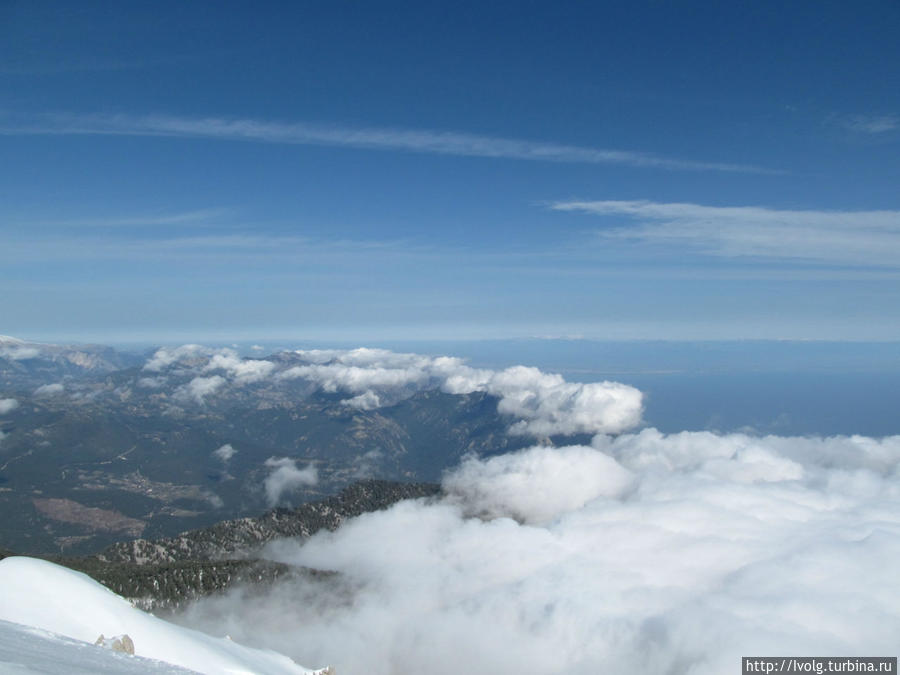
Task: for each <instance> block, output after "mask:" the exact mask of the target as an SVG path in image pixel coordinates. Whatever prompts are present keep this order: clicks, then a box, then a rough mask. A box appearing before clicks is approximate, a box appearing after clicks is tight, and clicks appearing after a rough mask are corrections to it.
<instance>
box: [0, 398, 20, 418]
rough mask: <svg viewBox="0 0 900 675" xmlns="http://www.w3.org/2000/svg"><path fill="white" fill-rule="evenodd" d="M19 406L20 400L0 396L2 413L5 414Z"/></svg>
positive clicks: (0, 411)
mask: <svg viewBox="0 0 900 675" xmlns="http://www.w3.org/2000/svg"><path fill="white" fill-rule="evenodd" d="M18 407H19V402H18V401H17V400H16V399H14V398H0V415H5V414H6V413H8V412H12V411H13V410H15V409H16V408H18Z"/></svg>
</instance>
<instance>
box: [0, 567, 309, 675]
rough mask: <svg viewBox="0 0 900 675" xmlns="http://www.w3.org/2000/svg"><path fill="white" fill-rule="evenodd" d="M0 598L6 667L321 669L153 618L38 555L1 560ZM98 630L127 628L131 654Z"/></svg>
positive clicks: (290, 673) (279, 673)
mask: <svg viewBox="0 0 900 675" xmlns="http://www.w3.org/2000/svg"><path fill="white" fill-rule="evenodd" d="M0 598H2V603H0V620H2V623H0V669H2V671H3V672H12V673H16V672H18V673H32V672H37V673H42V672H43V673H47V672H69V673H137V672H142V673H148V672H149V673H180V672H186V671H185V670H184V669H188V670H192V671H196V672H201V673H235V674H237V673H242V674H243V673H246V674H248V675H249V674H250V673H254V674H260V675H262V674H267V675H268V674H271V675H299V674H307V675H309V674H311V673H312V674H314V673H323V672H324V671H316V670H311V669H308V668H303V667H302V666H299V665H297V664H296V663H294V662H293V661H291V660H290V659H289V658H288V657H286V656H283V655H281V654H278V653H276V652H273V651H263V650H258V649H250V648H248V647H244V646H242V645H239V644H237V643H235V642H232V641H231V640H229V639H227V638H221V639H219V638H213V637H210V636H208V635H205V634H203V633H200V632H197V631H193V630H190V629H186V628H181V627H179V626H175V625H173V624H170V623H168V622H166V621H163V620H161V619H157V618H156V617H154V616H151V615H149V614H146V613H144V612H141V611H140V610H137V609H135V608H133V607H132V606H131V605H130V604H129V603H128V602H126V601H125V600H123V599H122V598H120V597H119V596H117V595H116V594H115V593H113V592H112V591H110V590H108V589H106V588H104V587H103V586H101V585H100V584H98V583H97V582H95V581H93V580H92V579H90V578H89V577H87V576H86V575H84V574H81V573H80V572H73V571H72V570H69V569H66V568H65V567H60V566H59V565H54V564H52V563H49V562H46V561H43V560H36V559H33V558H24V557H12V558H6V559H4V560H0ZM6 622H12V623H6ZM14 624H20V625H14ZM36 629H37V630H36ZM46 631H49V632H50V633H53V634H56V635H49V634H48V633H47V632H46ZM101 634H103V635H105V636H106V637H110V636H114V635H121V634H127V635H128V636H129V637H131V639H132V641H133V642H134V651H135V656H134V657H132V656H128V655H124V654H117V653H115V652H111V651H109V650H107V649H103V648H102V647H96V646H94V645H93V643H94V642H95V641H96V640H97V638H98V637H99V636H100V635H101ZM65 638H70V639H65ZM79 641H81V642H79ZM85 643H90V644H85ZM140 657H144V658H140ZM146 659H156V662H153V661H148V660H146ZM159 662H163V663H159ZM174 666H180V667H174Z"/></svg>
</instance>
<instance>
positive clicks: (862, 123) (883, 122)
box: [843, 115, 900, 134]
mask: <svg viewBox="0 0 900 675" xmlns="http://www.w3.org/2000/svg"><path fill="white" fill-rule="evenodd" d="M843 126H844V127H845V128H847V129H849V130H850V131H856V132H859V133H863V134H884V133H887V132H889V131H896V130H898V129H900V116H898V115H853V116H852V117H848V118H846V119H844V120H843Z"/></svg>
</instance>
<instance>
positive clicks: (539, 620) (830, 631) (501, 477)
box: [182, 429, 900, 675]
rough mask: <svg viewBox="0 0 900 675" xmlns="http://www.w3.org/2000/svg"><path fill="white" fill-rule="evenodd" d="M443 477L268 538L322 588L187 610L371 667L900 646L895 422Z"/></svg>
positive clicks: (716, 665)
mask: <svg viewBox="0 0 900 675" xmlns="http://www.w3.org/2000/svg"><path fill="white" fill-rule="evenodd" d="M445 490H446V491H447V493H448V494H447V495H446V496H445V497H444V498H442V499H440V500H437V501H431V502H429V501H421V500H420V501H407V502H402V503H400V504H397V505H396V506H394V507H393V508H391V509H390V510H388V511H383V512H378V513H371V514H367V515H364V516H362V517H360V518H357V519H354V520H352V521H348V522H347V523H345V524H344V525H343V526H342V527H341V528H340V529H339V530H338V531H337V532H335V533H328V534H320V535H317V536H315V537H314V538H312V539H311V540H309V541H308V542H307V543H305V544H303V545H300V544H298V543H296V542H283V543H281V544H279V545H277V546H273V547H272V548H271V549H270V554H271V555H272V557H273V558H275V559H279V560H284V561H287V562H291V563H296V564H302V565H308V566H312V567H318V568H323V569H331V570H336V571H338V572H340V573H341V575H340V576H339V577H337V578H336V579H332V580H331V581H330V582H327V583H322V582H319V583H313V582H309V581H305V582H296V583H293V584H291V585H283V586H279V587H277V588H276V589H274V590H272V591H271V592H269V593H266V594H264V595H262V596H250V595H241V594H240V593H232V594H231V595H229V596H226V597H223V598H217V599H209V600H205V601H203V602H201V603H199V604H198V605H196V606H195V607H194V608H193V609H192V610H191V611H190V612H189V613H188V614H187V615H186V616H185V617H182V619H183V620H186V621H188V622H189V623H191V624H193V625H197V626H203V627H205V628H207V629H210V630H213V631H214V632H216V633H218V634H221V633H226V632H227V633H229V634H230V635H232V636H234V637H235V638H236V639H244V640H251V641H252V642H254V643H255V644H258V645H266V646H271V647H279V648H282V649H283V648H284V647H285V645H290V646H291V649H292V656H294V657H295V658H297V659H298V660H300V661H301V662H303V659H306V661H307V662H310V661H311V662H317V661H323V662H330V663H333V664H334V665H335V666H336V667H337V670H338V672H348V673H360V672H365V673H371V674H373V675H386V674H389V673H390V674H393V673H429V674H435V675H440V674H447V675H449V674H451V673H452V674H453V675H458V673H463V672H478V673H484V672H490V673H500V674H507V673H509V674H513V673H515V674H531V673H533V674H535V675H538V674H540V675H546V674H549V673H566V675H572V674H589V673H590V674H593V673H598V672H623V673H691V674H692V675H713V674H719V673H727V672H737V670H738V669H739V667H740V660H739V659H740V657H741V656H742V655H744V656H750V655H783V654H796V655H893V654H895V653H896V646H897V635H900V581H898V577H897V574H896V564H895V563H896V560H897V559H898V556H900V436H894V437H888V438H884V439H873V438H864V437H856V436H854V437H835V438H825V439H822V438H787V437H773V436H768V437H762V438H760V437H753V436H749V435H743V434H731V435H716V434H711V433H690V432H684V433H681V434H674V435H664V434H661V433H660V432H658V431H656V430H654V429H646V430H643V431H641V432H640V433H637V434H631V435H624V436H619V437H615V438H614V437H609V436H597V437H596V438H595V439H594V442H593V444H592V447H586V446H570V447H564V448H558V449H554V448H548V447H535V448H531V449H527V450H523V451H520V452H516V453H513V454H510V455H506V456H502V457H496V458H490V459H478V458H474V457H472V458H468V459H466V460H465V461H464V462H463V463H462V465H461V466H460V467H459V468H458V469H456V470H455V471H453V472H451V473H450V474H449V475H448V476H447V477H446V480H445ZM472 514H476V516H474V517H473V515H472Z"/></svg>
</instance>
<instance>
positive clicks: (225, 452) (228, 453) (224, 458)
mask: <svg viewBox="0 0 900 675" xmlns="http://www.w3.org/2000/svg"><path fill="white" fill-rule="evenodd" d="M212 454H213V455H215V457H217V458H218V459H219V460H220V461H221V462H222V463H223V464H228V462H229V461H230V460H231V458H232V457H234V456H235V455H236V454H237V450H235V449H234V448H233V447H231V443H226V444H225V445H223V446H222V447H220V448H218V449H217V450H213V452H212Z"/></svg>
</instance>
